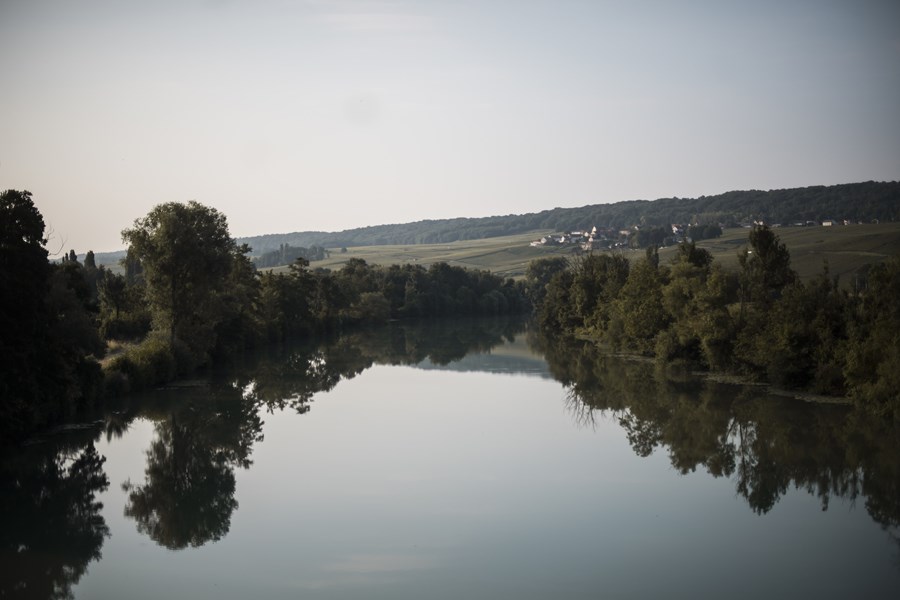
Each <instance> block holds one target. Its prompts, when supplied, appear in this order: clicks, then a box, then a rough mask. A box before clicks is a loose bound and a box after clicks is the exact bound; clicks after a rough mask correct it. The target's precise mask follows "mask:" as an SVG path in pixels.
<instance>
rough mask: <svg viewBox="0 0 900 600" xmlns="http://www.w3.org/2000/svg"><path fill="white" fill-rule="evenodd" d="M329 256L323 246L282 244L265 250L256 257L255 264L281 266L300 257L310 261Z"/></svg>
mask: <svg viewBox="0 0 900 600" xmlns="http://www.w3.org/2000/svg"><path fill="white" fill-rule="evenodd" d="M327 256H328V251H327V250H326V249H325V248H323V247H322V246H312V247H311V248H304V247H303V246H291V245H290V244H281V245H280V246H279V247H278V249H277V250H272V251H270V252H265V253H263V254H262V255H260V256H259V257H258V258H256V259H254V261H253V264H254V265H256V266H257V268H266V267H280V266H282V265H289V264H291V263H292V262H294V261H296V260H297V259H298V258H302V259H304V260H306V261H309V262H315V261H317V260H325V258H326V257H327Z"/></svg>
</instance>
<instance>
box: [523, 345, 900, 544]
mask: <svg viewBox="0 0 900 600" xmlns="http://www.w3.org/2000/svg"><path fill="white" fill-rule="evenodd" d="M529 341H530V343H531V344H532V345H533V346H534V347H535V348H536V349H539V350H540V351H542V352H543V353H544V354H545V357H546V359H547V361H548V363H549V365H550V369H551V372H552V374H553V376H554V378H556V379H557V380H558V381H560V382H561V383H562V384H563V385H564V386H566V388H567V390H568V407H569V409H570V410H571V411H572V413H573V415H574V418H575V420H576V421H577V422H579V423H581V424H588V425H590V424H591V423H593V422H594V419H596V418H597V415H606V416H608V417H611V418H613V419H615V420H616V421H617V422H618V423H619V424H620V425H621V426H622V428H623V429H624V430H625V432H626V435H627V437H628V441H629V443H630V444H631V446H632V448H633V449H634V452H635V453H636V454H638V455H639V456H649V455H650V454H651V453H653V452H654V451H656V450H657V449H661V448H665V449H666V451H667V452H668V455H669V460H670V461H671V463H672V466H673V467H674V468H676V469H677V470H678V471H679V472H680V473H689V472H693V471H695V470H697V469H699V468H702V469H704V470H706V471H707V472H708V473H709V474H711V475H713V476H715V477H728V478H732V479H734V481H735V485H736V489H737V492H738V494H740V495H741V496H742V497H744V498H745V499H746V501H747V502H748V504H749V505H750V507H751V508H752V509H753V510H754V511H755V512H757V513H760V514H762V513H766V512H768V511H770V510H771V509H772V508H773V507H774V506H775V504H776V503H777V502H778V501H779V499H780V498H781V497H783V496H784V495H785V494H786V493H787V491H788V490H789V489H791V488H797V489H803V490H806V491H807V492H809V493H810V494H814V495H815V496H817V497H818V498H819V499H820V501H821V503H822V508H823V510H824V509H827V508H828V505H829V502H830V500H831V499H832V498H842V499H846V500H850V501H855V500H856V499H857V498H859V497H865V499H866V500H865V506H866V509H867V511H868V512H869V514H870V515H871V516H872V518H873V519H874V520H875V521H877V522H878V523H879V524H881V525H882V526H883V527H885V528H887V529H889V530H890V531H892V532H893V535H895V536H896V535H897V528H900V448H898V440H900V436H898V431H897V429H896V427H895V426H894V425H893V424H892V423H889V422H886V421H885V420H883V419H877V418H873V417H872V416H871V415H869V414H867V413H865V411H859V410H854V409H853V408H851V407H846V406H835V405H813V404H806V403H797V402H792V401H788V400H785V399H783V398H775V397H771V396H766V395H765V394H764V390H763V388H759V387H748V386H734V385H727V384H721V383H715V382H712V381H708V380H698V379H694V378H690V379H686V380H683V381H673V380H672V379H669V378H667V377H666V376H665V373H663V372H661V371H660V370H659V369H658V368H656V367H655V366H654V365H653V364H652V363H650V362H642V361H634V360H625V359H622V358H617V357H612V356H609V355H606V354H604V353H603V352H602V351H601V350H599V349H598V348H597V347H596V346H595V345H593V344H591V343H587V342H582V343H573V342H571V341H563V340H559V339H552V338H548V337H546V336H541V335H539V334H537V333H535V332H532V333H531V334H530V335H529Z"/></svg>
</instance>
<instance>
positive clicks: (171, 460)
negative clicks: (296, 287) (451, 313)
mask: <svg viewBox="0 0 900 600" xmlns="http://www.w3.org/2000/svg"><path fill="white" fill-rule="evenodd" d="M479 323H480V325H479ZM516 327H517V326H516V325H515V324H512V323H511V322H509V321H501V320H492V321H483V322H472V321H468V322H466V323H465V324H463V325H462V326H460V325H459V324H456V326H455V327H453V326H447V325H446V324H445V325H444V326H441V325H437V324H435V323H423V324H419V325H414V326H407V325H404V326H394V327H390V328H387V329H384V330H378V331H373V330H363V331H358V332H356V333H354V334H352V335H348V336H343V337H340V338H336V339H331V340H321V341H319V342H312V341H308V342H305V343H301V344H297V345H294V346H291V347H287V348H282V349H280V351H278V350H275V351H273V352H271V354H270V355H269V356H263V357H259V359H258V360H257V361H256V362H251V363H250V364H249V365H246V366H245V368H244V369H243V371H241V372H239V373H237V374H235V373H229V374H227V375H225V376H224V378H225V380H226V381H227V380H230V381H231V383H226V384H225V385H221V386H213V387H211V388H205V387H204V388H200V389H197V390H193V391H191V390H188V391H185V390H180V391H179V390H174V391H170V392H168V393H158V394H154V395H153V396H152V397H151V399H150V400H149V401H147V402H144V403H143V404H142V406H141V408H140V410H139V411H137V410H136V411H133V412H131V413H130V414H131V416H133V415H135V414H140V415H141V416H144V417H149V418H151V419H154V420H155V421H156V422H157V423H156V432H155V438H154V440H153V442H152V443H151V446H150V448H149V450H148V451H147V466H146V469H145V480H144V483H143V484H141V485H137V484H134V483H132V482H130V481H129V482H126V483H125V484H124V486H123V487H124V488H125V490H126V491H128V492H129V495H128V502H127V505H126V507H125V514H126V516H128V517H131V518H133V519H134V520H135V521H136V522H137V527H138V530H139V531H140V532H142V533H145V534H147V535H148V536H149V537H150V538H151V539H153V540H154V541H155V542H157V543H158V544H160V545H163V546H165V547H167V548H171V549H180V548H185V547H188V546H195V547H196V546H201V545H203V544H205V543H207V542H209V541H215V540H219V539H221V538H222V537H223V536H225V535H226V534H227V533H228V530H229V527H230V524H231V515H232V514H233V512H234V511H235V509H236V508H237V505H238V503H237V501H236V500H235V498H234V495H235V475H234V469H235V467H244V468H247V467H249V466H250V458H249V457H250V454H251V452H252V447H253V444H254V443H255V442H257V441H260V440H261V439H262V434H261V431H262V420H261V419H260V417H259V409H260V408H265V409H266V410H268V411H270V412H271V411H274V410H283V409H285V408H289V409H293V410H295V411H297V412H298V413H301V414H302V413H305V412H306V411H308V410H309V404H310V402H311V401H312V399H313V396H314V395H315V394H317V393H319V392H324V391H328V390H331V389H333V388H334V387H335V386H336V385H337V384H338V383H339V382H340V381H341V380H342V379H349V378H352V377H354V376H356V375H358V374H359V373H361V372H362V371H364V370H366V369H368V368H369V367H371V366H372V365H373V364H376V363H378V364H415V363H418V362H420V361H422V360H424V359H425V358H431V359H432V360H433V361H435V362H437V361H440V360H445V361H449V360H452V359H453V358H454V357H456V358H461V357H463V356H465V354H466V353H467V352H469V351H472V350H486V349H489V348H491V347H493V346H495V345H497V344H499V343H502V342H503V340H504V339H512V337H513V334H514V331H515V330H516V329H515V328H516ZM131 416H129V417H124V418H123V417H121V415H119V416H117V417H115V418H111V419H108V426H107V435H115V433H116V432H119V431H124V430H125V429H127V426H128V425H127V423H128V421H129V419H130V418H131Z"/></svg>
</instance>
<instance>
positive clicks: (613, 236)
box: [530, 225, 687, 251]
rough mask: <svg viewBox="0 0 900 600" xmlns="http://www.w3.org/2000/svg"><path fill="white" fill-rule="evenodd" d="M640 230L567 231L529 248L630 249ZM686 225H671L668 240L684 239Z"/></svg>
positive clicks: (637, 228) (547, 237)
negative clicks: (632, 238)
mask: <svg viewBox="0 0 900 600" xmlns="http://www.w3.org/2000/svg"><path fill="white" fill-rule="evenodd" d="M640 230H641V227H640V226H638V225H635V226H634V227H631V228H628V229H613V228H600V227H592V228H591V230H590V231H587V230H585V231H569V232H565V233H554V234H552V235H546V236H544V237H542V238H541V239H539V240H535V241H533V242H531V244H530V245H531V246H533V247H535V248H540V247H542V246H572V247H575V248H580V249H582V250H585V251H590V250H605V249H609V248H627V247H630V244H629V241H630V238H631V236H632V235H634V234H636V233H637V232H638V231H640ZM686 231H687V226H686V225H672V236H671V238H669V239H672V240H673V241H678V242H680V241H681V240H683V239H684V235H685V232H686Z"/></svg>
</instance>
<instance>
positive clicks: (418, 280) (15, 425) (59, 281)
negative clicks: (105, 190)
mask: <svg viewBox="0 0 900 600" xmlns="http://www.w3.org/2000/svg"><path fill="white" fill-rule="evenodd" d="M0 202H2V203H0V222H2V223H3V227H2V229H0V303H2V304H0V319H2V321H0V328H2V330H3V332H4V333H3V337H2V338H0V368H2V371H0V375H2V376H0V418H2V419H0V440H2V441H3V442H4V443H10V442H13V441H15V440H17V439H18V438H20V437H21V436H22V435H24V434H26V433H27V432H30V431H33V430H35V429H37V428H41V427H44V426H46V425H48V424H50V423H52V422H54V421H58V420H60V419H64V418H67V417H71V416H73V415H74V414H75V413H76V412H77V411H79V410H81V409H86V408H89V407H91V406H92V405H94V404H95V403H96V402H97V401H98V400H99V399H101V398H102V397H103V396H104V395H106V396H109V395H117V394H120V393H123V392H126V391H128V390H134V389H139V388H144V387H148V386H153V385H158V384H160V383H164V382H167V381H170V380H172V379H174V378H175V377H177V376H179V375H184V374H187V373H190V372H192V371H194V370H196V369H197V368H199V367H207V366H210V365H213V364H215V363H218V362H221V361H223V360H226V359H229V358H230V357H234V356H235V355H236V354H239V353H240V352H242V351H244V350H246V349H248V348H251V347H254V346H257V345H259V344H263V343H269V342H282V341H286V340H288V339H291V338H294V337H297V336H303V335H308V334H312V333H319V332H325V331H334V330H339V329H342V328H346V327H350V326H356V325H361V324H367V323H383V322H386V321H388V320H389V319H399V318H406V317H448V316H472V315H500V314H511V313H523V312H526V311H527V309H528V302H527V299H526V298H525V295H524V290H523V287H522V285H521V284H515V283H514V282H513V281H512V280H511V279H506V280H504V279H502V278H500V277H497V276H495V275H493V274H491V273H489V272H487V271H469V270H465V269H462V268H460V267H453V266H450V265H447V264H444V263H438V264H434V265H432V266H431V267H429V268H428V269H426V268H424V267H422V266H419V265H415V266H413V265H405V266H402V267H401V266H392V267H375V266H371V265H368V264H367V263H366V262H365V261H363V260H360V259H352V260H350V261H349V263H348V264H347V265H346V266H345V267H344V268H343V269H342V270H340V271H337V272H332V271H327V270H312V269H310V268H309V261H308V260H307V259H306V258H304V257H302V256H301V257H298V258H297V259H296V260H295V261H294V263H293V264H292V266H291V268H290V270H289V272H288V273H281V274H273V273H271V272H267V273H260V272H258V271H257V270H256V268H255V266H254V264H253V263H252V262H251V261H250V259H249V258H248V257H247V253H248V251H249V248H248V247H247V246H245V245H238V244H237V243H236V242H235V240H234V239H233V238H232V237H231V236H230V234H229V232H228V224H227V221H226V218H225V216H224V215H223V214H221V213H219V212H218V211H217V210H215V209H213V208H209V207H206V206H203V205H201V204H198V203H196V202H189V203H186V204H180V203H174V202H173V203H167V204H161V205H159V206H156V207H155V208H154V209H153V210H151V211H150V213H149V214H148V215H147V216H146V217H144V218H141V219H138V220H136V221H135V222H134V225H133V226H132V227H131V228H129V229H126V230H125V231H123V232H122V237H123V240H124V241H126V242H127V243H128V244H129V249H128V254H127V256H126V258H125V259H124V261H123V265H124V267H125V273H124V274H123V275H119V274H115V273H112V272H111V271H109V270H107V269H105V268H104V267H103V266H100V267H97V266H96V260H95V257H94V254H93V253H92V252H89V253H88V254H87V255H86V257H85V261H84V264H83V265H82V264H81V263H79V262H78V260H77V255H76V253H75V251H74V250H72V251H70V252H68V253H66V254H64V255H63V257H62V260H61V261H60V262H58V263H51V262H49V261H48V255H47V251H46V250H45V249H44V244H45V243H46V240H45V239H44V238H43V237H42V236H43V233H44V222H43V218H42V217H41V215H40V213H39V212H38V210H37V209H36V208H35V206H34V203H33V202H32V200H31V195H30V194H29V193H28V192H17V191H8V192H4V193H3V195H2V196H0ZM282 250H283V251H284V253H285V256H286V255H287V254H290V253H293V252H294V250H295V249H294V248H289V247H283V248H282ZM319 251H321V248H320V249H319ZM314 254H315V252H313V255H314ZM109 342H111V343H112V344H113V346H114V347H117V346H118V347H124V350H118V349H117V350H115V352H114V353H113V354H114V355H113V356H110V357H109V358H108V359H107V360H106V364H105V367H104V369H103V370H102V371H101V367H100V364H99V362H98V361H99V359H101V358H103V357H104V354H105V353H106V349H107V345H108V343H109ZM173 435H174V433H173ZM135 493H137V492H135ZM137 497H138V496H135V498H137ZM135 506H137V504H136V505H135ZM135 510H137V509H135Z"/></svg>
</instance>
